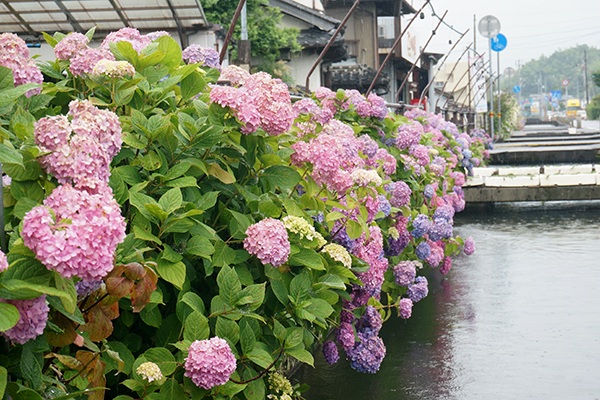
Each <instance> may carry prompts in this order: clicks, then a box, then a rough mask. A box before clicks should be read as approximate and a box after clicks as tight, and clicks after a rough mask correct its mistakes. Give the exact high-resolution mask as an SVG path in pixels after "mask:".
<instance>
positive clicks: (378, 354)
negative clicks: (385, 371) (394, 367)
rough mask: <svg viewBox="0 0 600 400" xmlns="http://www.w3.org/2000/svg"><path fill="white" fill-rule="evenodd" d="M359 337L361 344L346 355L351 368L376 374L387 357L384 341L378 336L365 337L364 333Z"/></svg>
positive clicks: (356, 345)
mask: <svg viewBox="0 0 600 400" xmlns="http://www.w3.org/2000/svg"><path fill="white" fill-rule="evenodd" d="M358 337H359V339H360V342H358V343H356V344H355V345H354V347H353V348H352V349H351V350H350V351H348V352H347V353H346V355H347V356H348V359H349V360H350V366H351V367H352V368H354V369H355V370H356V371H358V372H368V373H370V374H374V373H375V372H377V371H379V367H380V366H381V362H382V361H383V358H384V357H385V345H384V344H383V340H381V338H380V337H379V336H377V335H371V336H369V337H365V335H363V334H362V333H359V334H358Z"/></svg>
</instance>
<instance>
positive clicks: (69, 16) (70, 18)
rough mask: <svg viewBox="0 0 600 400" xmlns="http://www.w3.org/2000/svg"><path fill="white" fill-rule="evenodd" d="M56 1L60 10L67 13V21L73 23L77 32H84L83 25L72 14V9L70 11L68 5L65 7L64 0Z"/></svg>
mask: <svg viewBox="0 0 600 400" xmlns="http://www.w3.org/2000/svg"><path fill="white" fill-rule="evenodd" d="M54 2H55V3H56V5H57V6H58V8H60V10H61V11H62V12H63V14H65V17H67V22H68V23H69V24H71V26H72V27H73V29H74V30H75V32H79V33H83V32H84V30H83V28H82V27H81V25H79V22H77V20H76V19H75V18H74V17H73V14H71V11H69V9H68V8H67V7H65V5H64V4H63V2H62V0H54Z"/></svg>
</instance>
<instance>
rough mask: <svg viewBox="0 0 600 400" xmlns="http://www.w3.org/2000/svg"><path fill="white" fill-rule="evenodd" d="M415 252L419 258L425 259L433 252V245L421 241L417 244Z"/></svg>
mask: <svg viewBox="0 0 600 400" xmlns="http://www.w3.org/2000/svg"><path fill="white" fill-rule="evenodd" d="M415 252H416V254H417V258H418V259H419V260H424V259H426V258H427V257H429V255H430V254H431V247H430V246H429V243H427V242H421V243H419V244H418V245H417V248H416V251H415Z"/></svg>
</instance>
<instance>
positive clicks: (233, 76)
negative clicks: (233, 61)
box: [221, 65, 250, 86]
mask: <svg viewBox="0 0 600 400" xmlns="http://www.w3.org/2000/svg"><path fill="white" fill-rule="evenodd" d="M249 77H250V73H249V72H248V71H246V70H245V69H242V68H240V67H238V66H237V65H230V66H228V67H226V68H224V69H223V71H222V72H221V79H223V80H228V81H230V82H231V84H232V85H233V86H242V85H243V84H244V82H246V79H248V78H249Z"/></svg>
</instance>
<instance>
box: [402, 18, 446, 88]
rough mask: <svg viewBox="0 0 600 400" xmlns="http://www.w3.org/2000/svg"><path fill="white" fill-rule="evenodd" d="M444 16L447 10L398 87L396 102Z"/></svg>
mask: <svg viewBox="0 0 600 400" xmlns="http://www.w3.org/2000/svg"><path fill="white" fill-rule="evenodd" d="M446 14H448V10H446V12H445V13H444V15H442V18H440V22H438V24H437V25H436V26H435V28H434V29H433V32H432V34H431V36H429V39H428V40H427V43H425V46H423V50H421V54H419V57H417V59H416V60H415V62H414V63H413V65H412V67H411V68H410V71H408V73H407V74H406V77H405V78H404V80H403V81H402V85H400V88H399V89H398V91H397V92H396V100H397V99H398V98H399V97H400V92H402V89H404V85H406V82H407V81H408V77H409V76H410V74H411V73H412V72H413V71H414V70H415V67H416V66H417V63H418V62H419V60H420V59H421V57H423V54H424V53H425V50H426V49H427V46H428V45H429V42H431V39H433V36H434V35H435V33H436V31H437V30H438V28H439V27H440V25H441V24H442V21H443V20H444V18H445V17H446Z"/></svg>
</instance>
